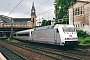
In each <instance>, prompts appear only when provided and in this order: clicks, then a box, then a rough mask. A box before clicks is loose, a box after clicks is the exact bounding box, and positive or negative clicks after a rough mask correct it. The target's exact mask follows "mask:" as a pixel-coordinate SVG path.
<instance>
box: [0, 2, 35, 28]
mask: <svg viewBox="0 0 90 60" xmlns="http://www.w3.org/2000/svg"><path fill="white" fill-rule="evenodd" d="M11 19H12V23H13V28H32V27H33V26H36V12H35V7H34V2H33V4H32V9H31V18H11V17H8V16H4V15H0V27H1V28H2V27H4V28H10V27H11Z"/></svg>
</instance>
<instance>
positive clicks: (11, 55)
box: [0, 45, 26, 60]
mask: <svg viewBox="0 0 90 60" xmlns="http://www.w3.org/2000/svg"><path fill="white" fill-rule="evenodd" d="M0 51H1V53H2V54H3V55H4V56H5V57H6V59H7V60H26V59H25V58H23V57H21V56H20V55H18V54H17V53H15V52H13V51H11V50H9V49H8V48H6V47H4V46H2V45H0Z"/></svg>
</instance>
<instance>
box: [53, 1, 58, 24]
mask: <svg viewBox="0 0 90 60" xmlns="http://www.w3.org/2000/svg"><path fill="white" fill-rule="evenodd" d="M54 6H55V24H57V23H58V19H57V4H56V2H54Z"/></svg>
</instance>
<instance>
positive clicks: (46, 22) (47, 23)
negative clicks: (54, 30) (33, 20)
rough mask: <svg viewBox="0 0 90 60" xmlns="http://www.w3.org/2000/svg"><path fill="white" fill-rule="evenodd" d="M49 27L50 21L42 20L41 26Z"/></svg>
mask: <svg viewBox="0 0 90 60" xmlns="http://www.w3.org/2000/svg"><path fill="white" fill-rule="evenodd" d="M47 25H51V20H48V21H47V20H43V21H42V24H41V26H47Z"/></svg>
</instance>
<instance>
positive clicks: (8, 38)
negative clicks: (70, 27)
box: [7, 38, 19, 43]
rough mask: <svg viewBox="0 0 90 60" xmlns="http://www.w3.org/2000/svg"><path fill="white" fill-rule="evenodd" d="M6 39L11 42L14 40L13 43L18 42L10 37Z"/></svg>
mask: <svg viewBox="0 0 90 60" xmlns="http://www.w3.org/2000/svg"><path fill="white" fill-rule="evenodd" d="M7 40H8V41H11V42H15V43H18V42H19V41H18V40H15V39H10V38H8V39H7Z"/></svg>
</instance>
